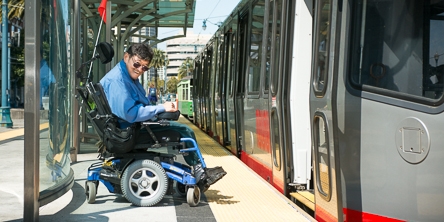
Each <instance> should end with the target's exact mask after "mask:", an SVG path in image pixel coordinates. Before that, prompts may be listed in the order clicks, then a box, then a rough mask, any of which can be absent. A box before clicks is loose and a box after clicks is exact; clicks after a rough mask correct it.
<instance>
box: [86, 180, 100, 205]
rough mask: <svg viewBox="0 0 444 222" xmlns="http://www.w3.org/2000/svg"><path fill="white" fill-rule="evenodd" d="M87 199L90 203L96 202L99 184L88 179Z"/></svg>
mask: <svg viewBox="0 0 444 222" xmlns="http://www.w3.org/2000/svg"><path fill="white" fill-rule="evenodd" d="M85 194H86V200H87V201H88V203H89V204H93V203H94V202H96V195H97V185H96V183H94V182H93V181H86V183H85Z"/></svg>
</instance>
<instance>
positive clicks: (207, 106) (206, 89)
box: [203, 45, 213, 136]
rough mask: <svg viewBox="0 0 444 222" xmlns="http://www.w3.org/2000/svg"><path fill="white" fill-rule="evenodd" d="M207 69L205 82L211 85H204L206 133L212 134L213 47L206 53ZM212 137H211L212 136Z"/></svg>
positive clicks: (205, 69) (205, 70)
mask: <svg viewBox="0 0 444 222" xmlns="http://www.w3.org/2000/svg"><path fill="white" fill-rule="evenodd" d="M206 54H207V56H206V58H205V68H204V82H205V83H210V84H204V104H203V111H204V129H203V130H204V131H205V132H206V133H210V132H211V111H210V110H211V98H212V97H211V93H210V92H211V89H210V87H211V61H212V60H213V46H212V45H211V46H209V47H208V48H207V52H206ZM210 136H211V135H210Z"/></svg>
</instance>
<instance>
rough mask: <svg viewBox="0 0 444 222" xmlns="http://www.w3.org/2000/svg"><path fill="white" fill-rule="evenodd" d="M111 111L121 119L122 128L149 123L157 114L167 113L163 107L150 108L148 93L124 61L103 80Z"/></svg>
mask: <svg viewBox="0 0 444 222" xmlns="http://www.w3.org/2000/svg"><path fill="white" fill-rule="evenodd" d="M100 84H102V86H103V89H104V90H105V94H106V98H107V99H108V103H109V105H110V106H111V111H112V112H113V113H114V114H115V115H116V116H118V117H119V118H121V119H123V120H125V121H126V122H124V121H121V122H120V127H121V128H125V127H128V126H129V125H131V123H134V122H142V121H147V120H149V119H151V118H153V117H154V116H155V115H156V114H158V113H162V112H165V108H164V107H163V105H157V106H150V102H149V100H148V98H147V97H146V96H145V95H146V91H145V89H143V86H142V84H140V82H139V80H138V79H137V80H133V79H132V78H131V77H130V75H129V73H128V70H127V69H126V64H125V62H124V61H123V60H122V61H120V62H119V63H118V64H117V65H116V66H115V67H114V68H113V69H111V70H110V71H109V72H108V73H107V74H106V75H105V76H104V77H103V78H102V79H101V80H100Z"/></svg>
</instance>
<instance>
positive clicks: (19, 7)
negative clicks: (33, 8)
mask: <svg viewBox="0 0 444 222" xmlns="http://www.w3.org/2000/svg"><path fill="white" fill-rule="evenodd" d="M0 12H2V8H1V7H0ZM2 13H3V12H2ZM2 15H3V14H2ZM24 15H25V0H9V2H8V19H9V20H12V19H14V18H16V19H19V20H23V16H24ZM2 19H3V16H0V22H2Z"/></svg>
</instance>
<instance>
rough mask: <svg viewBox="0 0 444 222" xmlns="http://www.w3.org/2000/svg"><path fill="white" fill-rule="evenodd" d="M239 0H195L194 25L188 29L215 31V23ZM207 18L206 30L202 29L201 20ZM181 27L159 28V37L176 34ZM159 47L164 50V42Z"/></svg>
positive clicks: (195, 31) (201, 32) (203, 31)
mask: <svg viewBox="0 0 444 222" xmlns="http://www.w3.org/2000/svg"><path fill="white" fill-rule="evenodd" d="M239 2H240V0H196V10H195V15H194V26H193V28H192V29H190V28H189V29H188V31H192V32H193V33H196V34H199V33H200V34H211V35H213V34H214V33H215V32H216V31H217V28H218V27H217V25H216V24H217V23H218V22H223V21H224V20H225V18H226V17H227V16H228V15H229V14H230V13H231V12H232V11H233V9H234V8H235V7H236V5H237V4H238V3H239ZM204 19H207V28H206V30H203V29H202V24H203V20H204ZM179 31H181V29H171V28H169V29H166V28H162V29H160V28H159V35H158V36H159V38H160V39H161V38H166V37H168V36H171V35H175V34H177V33H178V32H179ZM158 48H159V49H163V50H165V43H160V44H159V45H158Z"/></svg>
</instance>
